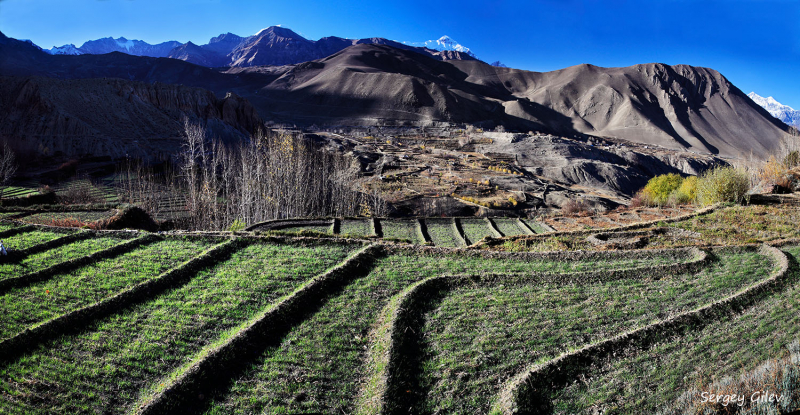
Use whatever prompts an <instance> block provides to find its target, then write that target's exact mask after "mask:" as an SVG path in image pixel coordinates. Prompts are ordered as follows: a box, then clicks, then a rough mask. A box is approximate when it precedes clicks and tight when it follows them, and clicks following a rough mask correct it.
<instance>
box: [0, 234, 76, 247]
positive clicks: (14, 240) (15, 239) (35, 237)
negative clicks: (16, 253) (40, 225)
mask: <svg viewBox="0 0 800 415" xmlns="http://www.w3.org/2000/svg"><path fill="white" fill-rule="evenodd" d="M66 235H67V234H66V233H58V232H48V231H40V230H33V231H28V232H24V233H20V234H17V235H14V236H9V237H7V238H3V245H4V246H5V247H6V249H15V250H20V249H28V248H30V247H32V246H34V245H39V244H42V243H45V242H48V241H52V240H53V239H58V238H61V237H62V236H66Z"/></svg>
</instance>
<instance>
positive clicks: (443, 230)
mask: <svg viewBox="0 0 800 415" xmlns="http://www.w3.org/2000/svg"><path fill="white" fill-rule="evenodd" d="M425 222H426V224H427V225H428V235H430V237H431V241H432V242H433V245H434V246H443V247H447V248H454V247H458V246H463V245H462V244H460V243H459V241H458V235H457V234H456V229H455V226H454V225H453V221H452V220H451V219H426V220H425Z"/></svg>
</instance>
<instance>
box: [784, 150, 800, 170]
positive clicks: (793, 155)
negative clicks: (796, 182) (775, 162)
mask: <svg viewBox="0 0 800 415" xmlns="http://www.w3.org/2000/svg"><path fill="white" fill-rule="evenodd" d="M783 165H784V166H786V168H787V169H793V168H795V167H797V166H800V152H798V151H797V150H794V151H792V152H790V153H789V154H787V155H786V157H784V158H783Z"/></svg>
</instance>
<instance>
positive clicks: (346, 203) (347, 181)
mask: <svg viewBox="0 0 800 415" xmlns="http://www.w3.org/2000/svg"><path fill="white" fill-rule="evenodd" d="M184 130H185V137H184V142H183V145H182V148H181V153H180V154H179V156H178V157H177V159H176V160H175V163H174V166H172V167H168V168H166V169H163V170H162V171H160V172H159V173H158V174H156V173H155V172H153V171H151V170H149V169H147V168H146V167H145V166H142V165H141V164H136V163H129V164H127V165H126V166H125V167H124V168H123V176H127V179H128V180H124V181H123V183H125V184H124V187H125V188H124V189H123V191H124V193H125V194H126V195H127V197H128V199H129V200H130V201H132V202H135V203H137V204H138V205H140V206H141V207H142V208H144V209H145V210H147V211H148V212H149V213H151V214H152V215H154V216H158V215H159V213H161V212H160V210H161V209H163V208H162V207H161V204H162V202H163V198H164V195H165V194H169V195H173V196H174V195H180V198H181V199H182V201H183V204H184V206H183V209H184V210H185V213H186V215H184V216H185V219H182V220H181V223H180V227H181V228H187V229H206V230H225V229H230V228H231V227H232V226H234V227H239V226H241V225H244V224H246V225H250V224H253V223H257V222H261V221H265V220H269V219H283V218H300V217H326V216H359V215H362V216H383V215H385V214H386V202H385V201H384V200H383V199H382V198H381V197H380V195H379V194H377V193H375V192H372V191H369V190H368V189H366V188H360V186H359V182H360V180H359V170H360V168H359V165H358V164H357V161H356V160H355V158H354V157H351V156H348V155H346V154H343V153H340V152H331V151H325V150H323V149H321V148H318V147H317V146H315V145H314V144H312V143H310V142H308V141H307V140H305V139H304V138H303V137H302V136H301V135H298V134H292V133H288V132H276V131H271V130H260V131H259V132H257V133H256V134H255V135H254V136H252V137H251V138H250V139H249V140H247V141H241V142H237V143H233V144H228V143H223V142H222V141H220V140H219V139H216V138H210V137H209V135H208V133H207V131H206V129H205V128H204V127H203V126H201V125H199V124H195V123H192V122H190V121H189V120H185V121H184Z"/></svg>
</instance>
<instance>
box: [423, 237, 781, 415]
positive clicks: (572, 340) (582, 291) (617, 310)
mask: <svg viewBox="0 0 800 415" xmlns="http://www.w3.org/2000/svg"><path fill="white" fill-rule="evenodd" d="M772 270H773V264H772V263H771V261H770V260H769V258H767V257H765V256H762V255H760V254H757V253H742V254H730V255H722V256H721V258H720V261H719V262H715V263H713V264H711V265H710V266H709V267H708V268H707V269H706V270H704V271H703V272H701V273H699V274H696V275H692V274H685V275H681V276H677V277H674V278H667V279H662V280H657V281H634V280H622V281H615V282H610V283H605V284H590V285H563V286H559V285H554V284H534V285H529V284H524V283H509V284H502V283H501V284H499V285H493V286H486V287H477V288H476V287H474V286H467V287H462V288H456V289H455V290H453V291H451V292H450V293H447V295H446V296H445V297H444V299H443V300H442V301H441V302H440V303H438V304H432V306H433V307H435V309H434V310H433V311H432V312H431V313H429V314H428V315H427V317H426V325H425V328H424V333H425V334H424V340H423V345H424V346H423V350H424V352H423V358H422V360H423V364H422V372H421V373H422V375H421V376H420V380H421V381H420V388H421V389H420V392H421V393H422V395H423V396H425V398H424V400H423V402H422V403H421V407H420V408H418V411H417V412H419V413H486V412H488V410H489V407H490V405H491V403H492V398H493V397H494V396H495V395H496V394H497V393H498V392H499V387H500V386H501V385H502V384H503V382H504V381H506V380H508V379H509V378H510V377H511V376H513V375H514V374H516V373H518V372H520V371H521V370H523V369H524V368H525V367H526V366H528V365H529V364H531V363H534V362H543V361H546V360H548V359H551V358H553V357H556V356H558V355H559V354H560V353H562V352H565V351H568V350H571V349H576V348H580V347H582V346H583V345H586V344H590V343H594V342H596V341H599V340H603V339H605V338H608V337H612V336H614V335H616V334H618V333H620V332H623V331H626V330H630V329H634V328H636V327H641V326H644V325H647V324H650V323H653V322H655V321H659V320H663V319H665V318H668V317H670V316H672V315H675V314H678V313H680V312H684V311H689V310H692V309H694V308H697V307H699V306H702V305H705V304H707V303H710V302H712V301H715V300H717V299H719V298H722V297H725V296H727V295H730V294H732V293H734V292H736V291H738V290H739V289H741V288H743V287H745V286H747V285H749V284H751V283H753V282H755V281H758V280H760V279H763V278H765V277H766V276H767V275H769V273H770V271H772Z"/></svg>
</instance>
